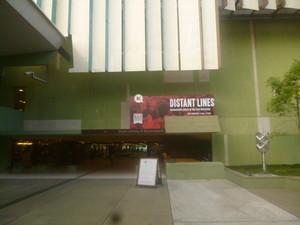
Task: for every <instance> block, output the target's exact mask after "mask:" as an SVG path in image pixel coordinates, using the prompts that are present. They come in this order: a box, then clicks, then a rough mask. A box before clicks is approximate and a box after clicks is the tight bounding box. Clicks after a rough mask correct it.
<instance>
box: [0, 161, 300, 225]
mask: <svg viewBox="0 0 300 225" xmlns="http://www.w3.org/2000/svg"><path fill="white" fill-rule="evenodd" d="M134 163H135V162H134ZM130 164H131V165H132V162H131V163H128V162H125V161H122V162H116V163H115V164H114V165H110V164H105V165H102V166H100V167H98V168H97V167H95V168H93V169H92V170H90V171H86V170H85V171H78V173H74V174H71V173H48V174H1V175H0V224H1V225H4V224H5V225H6V224H7V225H100V224H103V225H108V224H120V225H172V224H174V225H196V224H203V225H221V224H224V225H227V224H228V225H229V224H230V225H240V224H241V225H263V224H266V225H268V224H274V225H279V224H280V225H300V219H299V215H297V216H298V217H297V216H295V214H297V213H298V212H299V208H300V201H298V200H299V198H300V192H297V191H295V192H288V195H286V196H285V197H286V201H287V202H288V203H285V204H286V205H289V206H285V205H284V204H280V198H279V199H278V198H277V199H276V198H274V197H273V198H272V197H270V196H272V195H271V192H272V190H271V191H270V192H267V193H269V196H267V198H269V199H268V201H266V200H265V199H264V198H265V197H264V196H266V193H265V194H264V192H266V190H251V191H249V190H245V189H243V188H240V187H239V186H237V185H235V184H233V183H231V182H229V181H227V180H166V177H165V175H163V181H162V184H161V185H157V186H156V187H151V188H149V187H141V186H137V185H136V176H137V175H136V167H135V166H126V165H130ZM276 191H277V192H276ZM278 191H282V192H281V193H285V192H284V190H275V192H276V193H279V192H278ZM255 192H256V193H255ZM254 193H255V194H254ZM260 196H261V197H260ZM263 197H264V198H263ZM272 201H273V202H272ZM278 201H279V202H278ZM271 202H272V203H271ZM282 205H283V206H284V207H285V208H282V207H280V206H282ZM297 208H298V209H297ZM287 210H289V212H288V211H287ZM293 214H294V215H293Z"/></svg>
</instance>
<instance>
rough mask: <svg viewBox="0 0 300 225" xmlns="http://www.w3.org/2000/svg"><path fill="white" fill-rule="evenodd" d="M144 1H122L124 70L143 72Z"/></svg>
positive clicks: (144, 61)
mask: <svg viewBox="0 0 300 225" xmlns="http://www.w3.org/2000/svg"><path fill="white" fill-rule="evenodd" d="M144 3H145V2H144V0H124V10H123V12H124V15H123V18H124V32H123V34H124V36H123V40H124V48H123V54H124V59H123V62H124V66H123V68H124V70H125V71H144V70H145V63H146V60H145V4H144Z"/></svg>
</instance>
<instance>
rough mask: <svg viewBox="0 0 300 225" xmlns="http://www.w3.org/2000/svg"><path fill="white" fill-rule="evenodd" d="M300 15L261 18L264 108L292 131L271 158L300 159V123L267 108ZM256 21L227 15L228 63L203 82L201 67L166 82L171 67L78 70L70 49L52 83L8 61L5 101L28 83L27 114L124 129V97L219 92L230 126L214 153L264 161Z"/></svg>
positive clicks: (288, 60) (294, 47)
mask: <svg viewBox="0 0 300 225" xmlns="http://www.w3.org/2000/svg"><path fill="white" fill-rule="evenodd" d="M299 22H300V21H299V20H295V19H294V20H293V19H289V20H284V19H283V20H277V19H276V20H273V19H265V20H255V21H253V29H254V38H255V53H256V60H257V73H258V87H259V95H260V98H259V103H260V111H261V116H263V117H270V125H271V130H272V131H277V132H286V131H288V132H287V133H286V135H285V136H281V137H273V138H272V140H271V149H270V151H269V152H268V154H267V161H268V162H269V163H271V164H275V163H300V151H299V149H300V143H299V137H298V136H297V135H296V128H295V129H294V128H293V127H292V125H291V124H290V123H288V122H286V118H278V117H276V115H270V114H269V113H268V112H267V111H266V106H267V102H268V101H269V99H270V96H271V92H270V89H269V88H267V87H266V80H267V79H268V78H269V77H270V76H273V75H278V76H282V75H283V74H284V73H285V72H286V71H287V70H288V69H289V67H290V65H291V64H292V62H293V60H294V59H299V58H300V41H299V40H300V29H299ZM250 23H251V21H250V20H222V21H220V37H221V57H222V67H221V69H220V70H216V71H210V80H209V82H200V79H199V72H198V71H194V72H193V75H192V80H193V81H191V82H185V83H183V82H177V83H176V82H175V83H166V82H164V73H163V72H134V73H133V72H126V73H73V74H70V73H68V69H69V67H70V65H69V63H68V62H67V61H65V60H64V59H63V58H62V57H54V59H53V61H52V62H51V63H50V65H49V68H48V75H49V76H48V79H49V82H48V83H43V82H40V81H37V80H34V79H32V78H31V77H28V76H25V75H23V73H24V72H25V71H30V70H34V71H37V75H38V76H41V77H43V78H44V77H46V74H45V73H46V69H45V68H44V67H10V68H5V71H6V73H5V76H2V82H1V83H0V105H2V106H6V107H12V106H13V96H12V88H13V86H26V88H27V94H26V97H27V103H26V110H25V112H24V118H25V120H41V121H43V120H49V121H51V120H80V121H81V128H82V129H119V128H121V118H122V115H121V103H122V102H126V101H127V100H128V94H129V95H135V94H137V93H140V94H142V95H179V94H185V95H189V94H214V95H215V101H216V110H217V115H218V116H219V120H220V127H221V130H222V132H221V133H218V134H214V135H213V138H212V141H213V143H212V145H213V157H214V160H218V161H221V162H224V163H225V164H228V165H242V164H259V163H260V162H261V158H260V153H259V152H258V151H257V150H256V147H255V132H257V131H258V128H257V112H256V98H255V83H254V75H253V72H254V69H253V59H252V43H251V29H250ZM128 87H129V93H128ZM37 132H38V131H37ZM65 132H66V133H70V132H72V131H65ZM74 132H75V131H74ZM43 133H47V131H43ZM48 133H49V134H50V133H51V134H53V131H52V132H51V131H49V132H48ZM225 139H226V141H225ZM225 145H226V146H225ZM225 149H226V152H225Z"/></svg>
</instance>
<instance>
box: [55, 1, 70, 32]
mask: <svg viewBox="0 0 300 225" xmlns="http://www.w3.org/2000/svg"><path fill="white" fill-rule="evenodd" d="M56 4H57V5H56V26H57V28H58V29H59V31H60V32H61V33H62V34H63V35H64V36H68V29H69V13H66V12H69V0H64V1H56Z"/></svg>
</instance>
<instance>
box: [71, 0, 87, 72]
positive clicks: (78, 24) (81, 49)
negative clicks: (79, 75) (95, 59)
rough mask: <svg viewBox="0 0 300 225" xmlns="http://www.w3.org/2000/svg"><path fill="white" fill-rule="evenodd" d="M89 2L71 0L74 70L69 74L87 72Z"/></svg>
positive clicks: (85, 0)
mask: <svg viewBox="0 0 300 225" xmlns="http://www.w3.org/2000/svg"><path fill="white" fill-rule="evenodd" d="M89 9H90V1H89V0H72V6H71V35H72V46H73V63H74V68H73V69H70V72H88V71H89V19H90V13H89V12H90V11H89Z"/></svg>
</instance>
